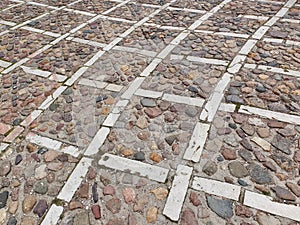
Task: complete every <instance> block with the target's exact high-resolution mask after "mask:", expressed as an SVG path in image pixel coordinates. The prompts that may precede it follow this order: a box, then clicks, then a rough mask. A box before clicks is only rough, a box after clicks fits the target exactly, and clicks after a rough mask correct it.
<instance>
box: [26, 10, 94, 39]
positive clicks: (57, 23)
mask: <svg viewBox="0 0 300 225" xmlns="http://www.w3.org/2000/svg"><path fill="white" fill-rule="evenodd" d="M90 18H91V17H89V16H85V15H82V14H78V13H74V12H68V11H65V10H59V11H56V12H54V13H51V14H49V15H47V16H44V17H43V18H41V19H39V20H35V21H33V22H30V23H29V24H28V25H29V26H31V27H33V28H38V29H41V30H46V31H50V32H53V33H59V34H64V33H67V32H69V31H70V30H72V29H73V28H75V27H77V26H79V25H80V24H82V23H84V22H86V21H87V20H88V19H90Z"/></svg>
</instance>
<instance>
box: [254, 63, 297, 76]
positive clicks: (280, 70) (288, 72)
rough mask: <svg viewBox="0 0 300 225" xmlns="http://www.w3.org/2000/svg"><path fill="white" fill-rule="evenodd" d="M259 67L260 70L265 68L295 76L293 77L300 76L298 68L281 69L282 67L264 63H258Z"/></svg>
mask: <svg viewBox="0 0 300 225" xmlns="http://www.w3.org/2000/svg"><path fill="white" fill-rule="evenodd" d="M257 68H258V69H260V70H265V71H269V72H272V73H280V74H284V75H289V76H293V77H300V71H296V70H289V69H281V68H277V67H272V66H264V65H258V66H257Z"/></svg>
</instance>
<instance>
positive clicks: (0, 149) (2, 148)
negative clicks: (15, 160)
mask: <svg viewBox="0 0 300 225" xmlns="http://www.w3.org/2000/svg"><path fill="white" fill-rule="evenodd" d="M8 146H9V144H7V143H0V154H1V152H3V151H5V149H6V148H7V147H8Z"/></svg>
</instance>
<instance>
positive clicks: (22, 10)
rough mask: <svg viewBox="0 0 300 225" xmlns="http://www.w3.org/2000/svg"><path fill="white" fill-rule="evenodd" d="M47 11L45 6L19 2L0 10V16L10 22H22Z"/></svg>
mask: <svg viewBox="0 0 300 225" xmlns="http://www.w3.org/2000/svg"><path fill="white" fill-rule="evenodd" d="M48 11H49V10H48V9H47V8H46V7H42V6H37V5H31V4H21V5H17V6H15V7H12V8H10V9H8V10H5V11H2V12H0V18H1V19H2V20H6V21H10V22H15V23H23V22H25V21H27V20H30V19H33V18H35V17H38V16H40V15H42V14H44V13H47V12H48Z"/></svg>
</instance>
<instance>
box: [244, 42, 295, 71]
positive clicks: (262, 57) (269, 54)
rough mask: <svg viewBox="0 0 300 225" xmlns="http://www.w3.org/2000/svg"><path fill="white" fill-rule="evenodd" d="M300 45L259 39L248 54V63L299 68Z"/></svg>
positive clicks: (292, 68)
mask: <svg viewBox="0 0 300 225" xmlns="http://www.w3.org/2000/svg"><path fill="white" fill-rule="evenodd" d="M299 59H300V46H297V45H287V44H281V43H274V42H264V41H259V42H258V43H257V44H256V46H255V47H254V48H253V49H252V51H251V52H250V53H249V54H248V58H247V59H246V62H247V63H255V64H259V65H266V66H272V67H280V68H282V69H287V70H288V69H291V70H296V71H297V70H299V68H300V60H299Z"/></svg>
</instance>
